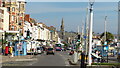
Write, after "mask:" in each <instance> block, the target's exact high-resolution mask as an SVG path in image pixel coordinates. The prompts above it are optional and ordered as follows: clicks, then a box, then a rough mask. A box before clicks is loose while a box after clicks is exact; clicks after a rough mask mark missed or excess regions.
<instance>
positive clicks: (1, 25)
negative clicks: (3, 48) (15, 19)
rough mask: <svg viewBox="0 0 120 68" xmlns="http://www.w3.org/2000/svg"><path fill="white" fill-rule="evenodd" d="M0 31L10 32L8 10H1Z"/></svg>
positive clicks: (3, 8)
mask: <svg viewBox="0 0 120 68" xmlns="http://www.w3.org/2000/svg"><path fill="white" fill-rule="evenodd" d="M0 30H9V13H8V12H7V8H5V7H1V8H0Z"/></svg>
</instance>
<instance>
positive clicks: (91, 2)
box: [88, 0, 95, 65]
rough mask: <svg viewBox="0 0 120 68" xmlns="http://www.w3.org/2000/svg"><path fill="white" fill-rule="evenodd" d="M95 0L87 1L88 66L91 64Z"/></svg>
mask: <svg viewBox="0 0 120 68" xmlns="http://www.w3.org/2000/svg"><path fill="white" fill-rule="evenodd" d="M94 1H95V0H89V4H90V9H89V10H90V25H89V54H88V64H89V65H91V63H92V56H91V54H92V27H93V4H94Z"/></svg>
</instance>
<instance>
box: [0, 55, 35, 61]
mask: <svg viewBox="0 0 120 68" xmlns="http://www.w3.org/2000/svg"><path fill="white" fill-rule="evenodd" d="M1 58H2V61H1V63H6V62H11V61H28V60H29V59H30V60H33V59H32V58H33V55H26V56H14V57H9V56H2V57H1Z"/></svg>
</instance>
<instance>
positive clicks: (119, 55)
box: [117, 53, 120, 62]
mask: <svg viewBox="0 0 120 68" xmlns="http://www.w3.org/2000/svg"><path fill="white" fill-rule="evenodd" d="M117 59H118V62H120V53H118V55H117Z"/></svg>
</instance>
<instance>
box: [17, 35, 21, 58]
mask: <svg viewBox="0 0 120 68" xmlns="http://www.w3.org/2000/svg"><path fill="white" fill-rule="evenodd" d="M17 38H18V45H19V46H20V42H19V34H18V33H17ZM19 46H18V47H19ZM18 55H19V56H20V49H18Z"/></svg>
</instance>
